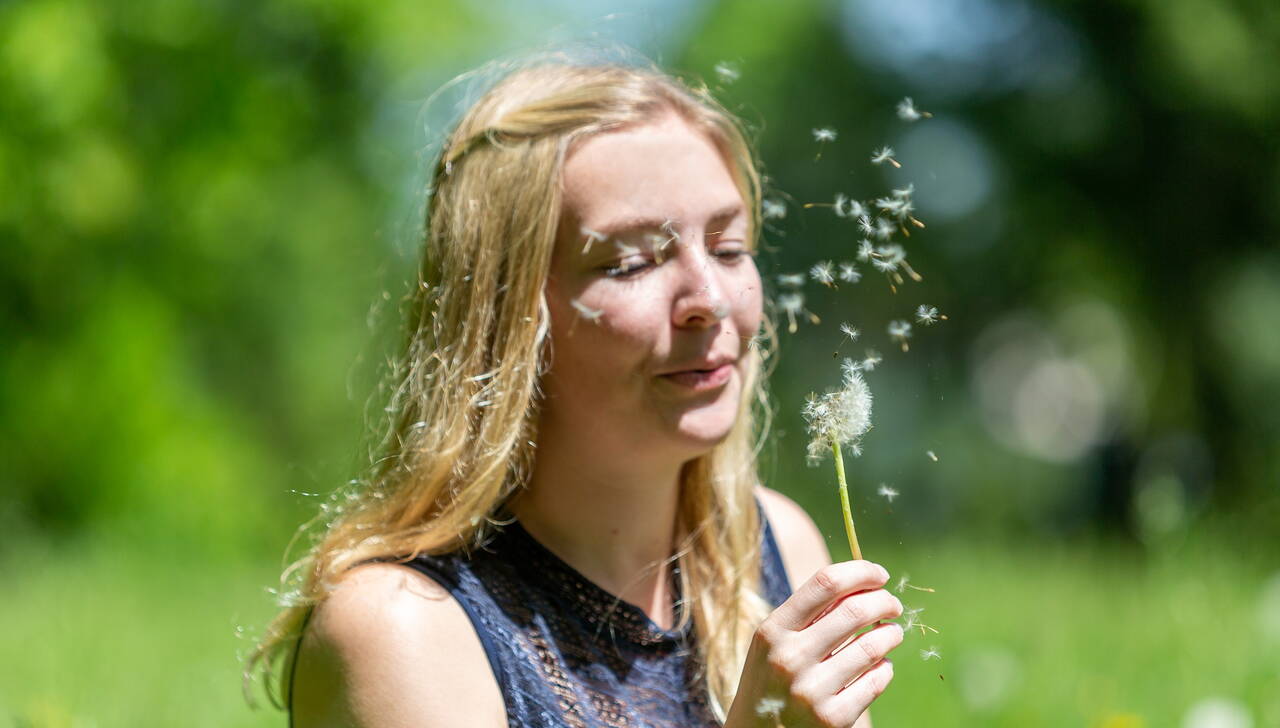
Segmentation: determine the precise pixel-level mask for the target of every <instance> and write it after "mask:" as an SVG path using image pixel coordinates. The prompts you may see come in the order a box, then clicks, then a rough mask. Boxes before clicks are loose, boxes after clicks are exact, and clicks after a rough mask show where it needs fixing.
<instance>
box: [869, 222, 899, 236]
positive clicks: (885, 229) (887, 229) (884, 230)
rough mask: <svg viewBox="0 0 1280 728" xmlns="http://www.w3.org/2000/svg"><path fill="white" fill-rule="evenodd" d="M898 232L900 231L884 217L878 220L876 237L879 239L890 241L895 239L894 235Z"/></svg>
mask: <svg viewBox="0 0 1280 728" xmlns="http://www.w3.org/2000/svg"><path fill="white" fill-rule="evenodd" d="M897 230H898V229H897V228H896V227H894V225H893V223H891V222H889V221H888V220H886V219H884V218H883V217H882V218H880V219H879V220H876V230H875V236H876V237H877V238H880V239H881V240H888V239H889V238H891V237H893V234H894V233H895V232H897Z"/></svg>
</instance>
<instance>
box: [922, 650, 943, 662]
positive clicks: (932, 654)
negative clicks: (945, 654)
mask: <svg viewBox="0 0 1280 728" xmlns="http://www.w3.org/2000/svg"><path fill="white" fill-rule="evenodd" d="M920 659H921V660H941V659H942V653H941V652H939V651H938V648H937V647H930V648H929V649H927V650H920Z"/></svg>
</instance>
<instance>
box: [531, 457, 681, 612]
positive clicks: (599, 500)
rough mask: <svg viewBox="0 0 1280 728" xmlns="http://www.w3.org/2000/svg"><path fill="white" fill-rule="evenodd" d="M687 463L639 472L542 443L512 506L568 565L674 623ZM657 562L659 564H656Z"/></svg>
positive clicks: (633, 468)
mask: <svg viewBox="0 0 1280 728" xmlns="http://www.w3.org/2000/svg"><path fill="white" fill-rule="evenodd" d="M681 467H682V466H681V464H680V463H671V464H668V465H666V466H665V467H661V468H653V469H651V470H647V471H638V470H636V469H635V467H634V463H628V464H627V467H622V465H621V464H620V463H619V462H618V461H616V460H613V461H610V460H608V459H603V458H588V457H583V453H582V452H580V451H575V452H563V451H562V452H557V451H556V448H552V447H543V443H539V448H538V458H537V465H536V466H535V468H534V472H533V476H532V477H531V478H530V482H529V485H528V487H527V488H526V489H525V490H524V491H522V492H521V494H520V495H519V496H518V497H517V498H516V499H515V500H513V501H512V503H511V510H512V512H513V513H514V514H515V516H516V517H517V518H518V519H519V520H520V524H521V525H522V526H523V527H524V528H525V530H526V531H528V532H529V533H530V534H531V535H532V536H533V537H534V538H536V539H537V540H538V541H539V542H541V543H542V544H543V545H544V546H546V547H547V548H548V549H550V550H551V551H552V552H553V553H555V554H556V556H558V557H560V559H562V560H563V561H564V562H565V563H567V564H569V565H570V566H572V567H573V568H574V569H576V570H577V571H578V572H580V573H581V574H582V575H583V576H585V577H587V578H588V579H590V580H591V581H592V582H594V583H596V584H598V585H599V586H600V587H602V588H603V589H605V590H606V591H608V592H610V593H611V594H614V595H616V596H619V597H621V598H622V599H623V601H626V602H630V603H631V604H635V605H636V606H639V607H640V608H641V609H643V610H644V611H645V613H646V614H648V615H649V617H650V619H652V620H653V621H654V622H655V623H657V624H658V626H660V627H663V628H670V627H671V626H672V621H673V615H672V613H671V598H672V595H671V591H670V585H671V581H670V579H669V574H670V572H671V567H670V565H669V564H667V563H666V559H667V558H668V557H670V556H671V554H672V551H673V549H674V543H675V537H676V534H675V526H676V511H677V507H678V503H679V495H680V469H681ZM655 564H657V565H658V567H657V568H654V565H655Z"/></svg>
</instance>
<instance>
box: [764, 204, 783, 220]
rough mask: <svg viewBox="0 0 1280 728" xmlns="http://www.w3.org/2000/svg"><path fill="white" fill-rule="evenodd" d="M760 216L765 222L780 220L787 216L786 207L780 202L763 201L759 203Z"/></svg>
mask: <svg viewBox="0 0 1280 728" xmlns="http://www.w3.org/2000/svg"><path fill="white" fill-rule="evenodd" d="M760 215H761V216H762V217H764V219H766V220H780V219H782V218H784V217H786V216H787V206H786V205H784V204H783V203H782V202H781V201H780V200H765V201H763V202H761V203H760Z"/></svg>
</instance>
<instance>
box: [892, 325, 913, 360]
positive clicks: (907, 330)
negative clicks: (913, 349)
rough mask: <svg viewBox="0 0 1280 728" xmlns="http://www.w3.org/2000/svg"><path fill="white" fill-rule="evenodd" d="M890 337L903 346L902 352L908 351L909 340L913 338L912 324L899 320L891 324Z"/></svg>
mask: <svg viewBox="0 0 1280 728" xmlns="http://www.w3.org/2000/svg"><path fill="white" fill-rule="evenodd" d="M889 337H890V338H892V339H895V340H897V342H898V343H900V344H902V351H903V353H906V351H907V348H908V347H907V339H909V338H911V324H909V323H907V322H906V321H902V320H897V321H890V322H889Z"/></svg>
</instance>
